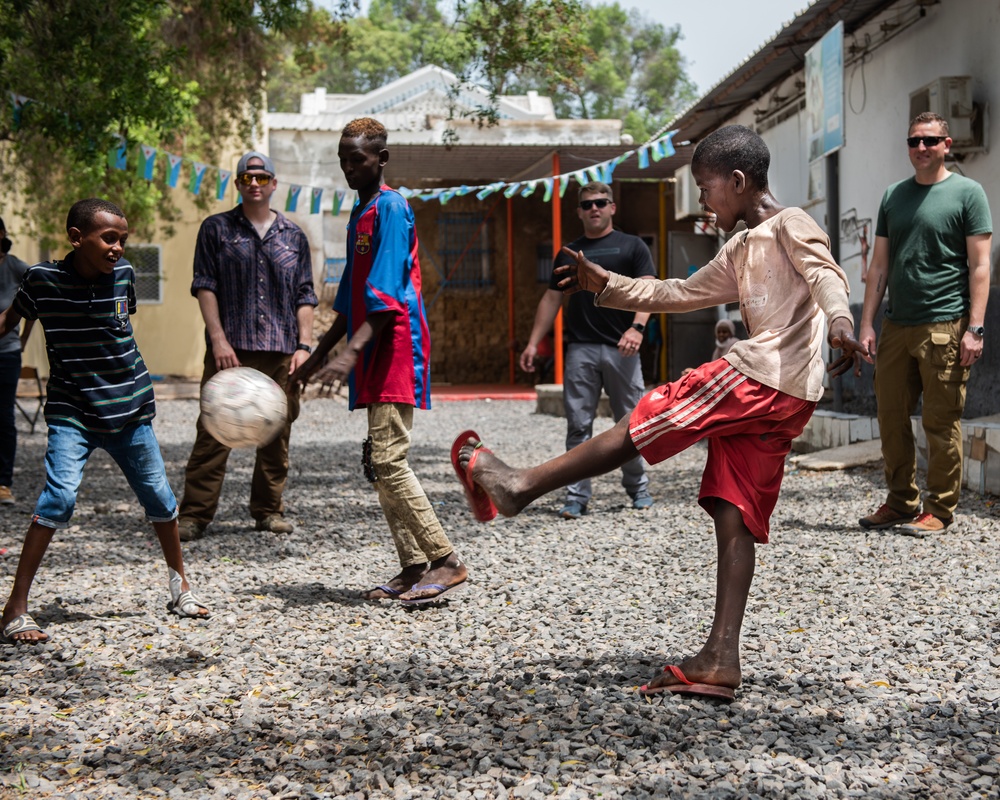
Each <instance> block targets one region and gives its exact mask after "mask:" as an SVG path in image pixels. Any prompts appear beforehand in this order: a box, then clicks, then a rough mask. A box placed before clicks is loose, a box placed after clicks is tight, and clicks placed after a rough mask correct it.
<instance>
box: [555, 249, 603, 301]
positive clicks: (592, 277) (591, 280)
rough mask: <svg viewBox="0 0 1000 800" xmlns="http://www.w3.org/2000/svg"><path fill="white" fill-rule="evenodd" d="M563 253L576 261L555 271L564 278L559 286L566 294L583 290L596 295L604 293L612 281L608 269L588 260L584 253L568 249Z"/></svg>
mask: <svg viewBox="0 0 1000 800" xmlns="http://www.w3.org/2000/svg"><path fill="white" fill-rule="evenodd" d="M562 251H563V253H565V254H566V255H568V256H569V257H570V258H572V259H574V260H575V261H576V263H575V264H564V265H563V266H561V267H556V268H555V270H554V272H555V274H556V275H559V276H560V277H562V278H563V279H562V280H561V281H559V283H558V286H559V288H560V289H561V290H562V291H563V292H564V293H565V294H573V293H574V292H578V291H580V290H581V289H583V290H584V291H587V292H593V293H594V294H600V293H601V292H603V291H604V288H605V287H606V286H607V285H608V281H609V280H610V279H611V274H610V273H609V272H608V271H607V270H606V269H604V268H603V267H601V266H598V265H597V264H595V263H594V262H593V261H591V260H590V259H589V258H587V257H586V256H585V255H584V254H583V252H582V251H581V252H577V251H575V250H570V249H569V248H568V247H564V248H563V249H562Z"/></svg>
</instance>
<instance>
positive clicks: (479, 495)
mask: <svg viewBox="0 0 1000 800" xmlns="http://www.w3.org/2000/svg"><path fill="white" fill-rule="evenodd" d="M469 439H475V440H476V442H477V444H476V450H475V452H474V453H473V454H472V458H470V459H469V465H468V467H466V468H465V469H462V467H461V465H460V464H459V463H458V451H459V450H461V449H462V447H463V445H465V443H466V442H467V441H469ZM482 452H486V453H489V452H490V451H489V450H487V449H486V448H485V447H484V446H483V442H482V440H481V439H480V438H479V434H478V433H476V432H475V431H463V432H462V433H460V434H458V438H457V439H455V443H454V444H453V445H452V446H451V464H452V466H453V467H454V468H455V474H456V475H458V479H459V480H460V481H461V482H462V488H463V489H464V490H465V499H466V501H467V502H468V503H469V508H471V509H472V513H473V515H474V516H475V518H476V519H478V520H479V521H480V522H489V521H490V520H491V519H493V518H494V517H496V515H497V507H496V506H495V505H494V504H493V501H492V500H490V496H489V495H488V494H486V490H485V489H483V487H482V486H480V485H479V484H478V483H476V482H475V481H474V480H472V467H473V466H475V463H476V459H477V458H479V454H480V453H482Z"/></svg>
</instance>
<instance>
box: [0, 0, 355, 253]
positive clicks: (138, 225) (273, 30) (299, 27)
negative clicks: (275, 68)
mask: <svg viewBox="0 0 1000 800" xmlns="http://www.w3.org/2000/svg"><path fill="white" fill-rule="evenodd" d="M341 7H342V10H343V9H347V10H350V9H351V8H354V7H356V3H355V2H354V0H342V3H341ZM0 20H2V24H0V89H2V90H3V91H4V92H5V95H6V94H7V93H15V94H18V95H22V96H24V97H27V98H30V100H31V102H30V104H29V105H28V106H27V107H26V108H24V109H23V110H22V111H21V112H20V114H17V113H15V111H14V109H13V107H12V106H11V104H10V103H8V102H4V103H2V104H0V108H2V110H0V179H2V180H3V181H4V182H5V184H6V185H8V186H11V185H14V186H16V188H17V190H18V192H19V195H20V197H22V198H23V199H24V201H25V204H26V205H25V213H26V216H27V219H28V222H29V224H31V226H32V227H33V228H34V229H35V230H36V231H37V232H38V233H39V234H40V235H41V236H42V238H43V241H44V242H45V243H46V244H47V245H60V246H61V245H62V244H63V243H64V241H63V240H64V234H63V219H64V218H65V213H66V210H67V209H68V207H69V206H70V205H71V204H72V203H73V202H74V201H75V200H77V199H79V198H80V197H86V196H90V195H99V196H103V197H107V198H109V199H111V200H113V201H115V202H117V203H119V204H120V205H121V206H122V207H123V209H124V210H125V212H126V214H127V215H128V217H129V223H130V226H131V227H132V230H133V232H134V234H137V235H139V236H140V237H141V236H148V235H149V234H150V233H151V232H152V229H153V228H154V225H155V223H156V221H157V220H164V221H167V222H169V221H170V220H171V219H173V218H174V217H175V216H176V214H177V210H176V207H175V205H174V204H173V202H172V199H171V193H172V192H175V191H180V190H179V189H177V190H172V189H166V190H165V187H164V186H163V185H162V183H161V184H158V183H156V182H153V183H149V182H147V181H145V180H144V179H143V178H141V177H139V176H137V175H136V174H135V172H134V171H133V170H132V169H131V164H130V170H129V171H128V172H121V171H117V170H112V169H109V168H108V166H107V160H106V153H107V151H108V149H109V148H111V147H112V146H114V145H115V143H116V142H117V141H118V137H119V136H121V137H124V138H125V140H126V142H127V144H128V146H129V154H130V158H131V157H133V156H134V153H135V151H136V145H137V144H138V143H140V142H143V143H146V144H152V145H154V146H158V147H164V148H166V149H168V150H170V151H171V152H175V153H178V154H182V155H184V156H186V157H188V158H195V159H198V160H200V161H204V162H207V163H217V162H218V159H219V156H220V155H221V153H222V152H224V151H225V150H226V149H227V148H229V147H237V146H239V145H240V144H249V143H251V142H252V141H253V138H254V137H253V133H254V130H255V129H256V126H257V122H258V119H259V115H260V112H261V110H262V107H263V103H264V100H263V98H264V84H265V75H266V67H267V66H268V65H269V64H270V63H272V62H273V60H274V58H275V53H276V49H275V44H274V36H275V35H276V34H278V33H285V34H287V36H288V40H289V41H291V42H293V43H295V44H296V45H297V46H300V47H303V46H304V43H305V42H307V41H314V40H317V39H332V38H334V37H335V35H336V31H337V28H338V24H337V22H336V20H335V19H334V18H333V17H331V16H330V15H329V14H324V15H322V16H320V15H317V13H316V12H315V11H314V10H313V8H312V4H311V2H310V0H256V1H255V0H115V2H114V3H94V2H93V0H46V2H33V1H32V0H0ZM4 100H6V96H5V98H4Z"/></svg>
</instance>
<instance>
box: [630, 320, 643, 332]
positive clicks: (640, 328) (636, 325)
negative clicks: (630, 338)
mask: <svg viewBox="0 0 1000 800" xmlns="http://www.w3.org/2000/svg"><path fill="white" fill-rule="evenodd" d="M632 327H633V328H635V329H636V330H637V331H639V333H642V332H643V331H645V330H646V326H645V325H643V324H642V323H641V322H633V323H632Z"/></svg>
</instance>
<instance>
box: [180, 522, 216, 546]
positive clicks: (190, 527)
mask: <svg viewBox="0 0 1000 800" xmlns="http://www.w3.org/2000/svg"><path fill="white" fill-rule="evenodd" d="M207 527H208V526H207V525H202V524H201V523H200V522H195V521H194V520H193V519H179V520H177V532H178V533H179V534H180V537H181V541H182V542H193V541H195V539H201V538H202V537H203V536H204V535H205V529H206V528H207Z"/></svg>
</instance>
